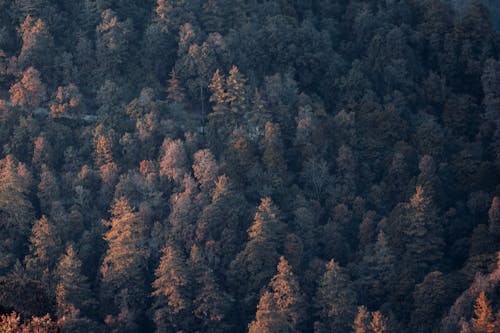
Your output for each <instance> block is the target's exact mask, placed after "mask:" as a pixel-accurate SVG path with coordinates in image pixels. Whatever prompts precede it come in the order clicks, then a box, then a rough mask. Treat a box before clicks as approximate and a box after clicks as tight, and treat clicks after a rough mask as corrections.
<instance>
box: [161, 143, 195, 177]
mask: <svg viewBox="0 0 500 333" xmlns="http://www.w3.org/2000/svg"><path fill="white" fill-rule="evenodd" d="M187 161H188V158H187V155H186V150H185V147H184V143H183V142H182V141H181V140H171V139H169V138H166V139H165V140H164V141H163V145H162V156H161V160H160V176H164V177H167V179H169V180H170V181H173V182H177V183H178V182H180V181H181V180H182V178H183V177H184V174H185V173H186V171H187Z"/></svg>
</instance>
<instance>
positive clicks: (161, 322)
mask: <svg viewBox="0 0 500 333" xmlns="http://www.w3.org/2000/svg"><path fill="white" fill-rule="evenodd" d="M191 288H192V277H191V272H190V271H189V269H188V267H187V264H186V259H185V258H184V257H183V256H182V252H181V251H179V250H177V249H176V248H175V246H173V245H171V244H168V245H167V246H166V247H165V248H164V249H163V255H162V257H161V260H160V264H159V266H158V268H157V269H156V271H155V281H154V282H153V294H152V295H153V296H154V298H155V301H154V304H153V311H154V315H153V319H154V323H155V326H156V331H157V332H170V331H174V332H177V331H179V330H183V329H189V327H190V325H192V324H193V323H192V321H191V320H192V318H190V314H191V311H192V307H193V305H192V299H193V295H192V289H191Z"/></svg>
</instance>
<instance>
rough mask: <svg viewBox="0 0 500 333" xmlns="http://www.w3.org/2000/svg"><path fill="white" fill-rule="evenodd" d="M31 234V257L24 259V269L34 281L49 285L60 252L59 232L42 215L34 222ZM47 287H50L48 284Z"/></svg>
mask: <svg viewBox="0 0 500 333" xmlns="http://www.w3.org/2000/svg"><path fill="white" fill-rule="evenodd" d="M31 232H32V236H31V238H30V241H31V255H30V256H28V257H27V258H26V268H27V270H28V272H29V273H30V274H31V275H32V277H33V278H34V279H41V280H42V281H43V282H45V283H50V278H51V276H50V274H51V273H52V269H53V268H54V266H55V264H56V261H57V258H58V257H59V255H60V254H61V252H62V251H61V250H62V248H61V247H62V246H61V245H62V244H61V239H60V236H59V231H58V230H57V229H56V226H55V225H54V223H53V222H52V221H49V219H48V218H47V217H46V216H45V215H43V216H42V217H41V218H40V219H38V220H37V221H36V222H35V224H34V225H33V228H32V231H31ZM47 287H51V285H50V284H48V285H47ZM52 287H54V286H52Z"/></svg>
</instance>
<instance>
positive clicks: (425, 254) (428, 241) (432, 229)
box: [391, 186, 444, 286]
mask: <svg viewBox="0 0 500 333" xmlns="http://www.w3.org/2000/svg"><path fill="white" fill-rule="evenodd" d="M391 223H392V225H393V226H394V229H393V230H391V234H392V235H391V241H392V244H394V247H395V249H396V251H401V250H403V252H404V254H403V260H405V262H406V266H405V271H406V273H407V277H406V278H405V279H402V282H403V283H408V286H409V285H410V284H411V282H410V281H408V280H406V279H410V280H412V281H418V280H419V279H421V278H423V276H425V274H427V273H428V272H429V270H431V269H432V268H433V267H436V264H437V263H438V262H439V260H440V259H441V258H442V256H443V252H442V251H443V246H444V242H443V238H442V227H441V225H440V224H439V221H438V216H437V210H436V207H435V206H434V202H433V199H432V197H430V196H429V195H428V192H427V191H426V190H425V188H424V187H422V186H417V188H416V191H415V194H414V195H413V196H412V197H411V199H410V201H409V202H408V203H403V204H399V205H398V206H397V207H396V208H395V209H394V210H393V212H392V214H391ZM405 281H406V282H405Z"/></svg>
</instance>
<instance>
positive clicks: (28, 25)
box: [18, 15, 54, 71]
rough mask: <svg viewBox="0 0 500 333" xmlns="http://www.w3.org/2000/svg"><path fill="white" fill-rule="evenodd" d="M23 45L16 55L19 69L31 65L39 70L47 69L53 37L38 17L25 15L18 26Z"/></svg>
mask: <svg viewBox="0 0 500 333" xmlns="http://www.w3.org/2000/svg"><path fill="white" fill-rule="evenodd" d="M19 31H20V32H21V36H22V40H23V46H22V48H21V53H20V54H19V57H18V62H19V65H20V67H21V69H26V68H27V67H28V66H33V67H36V68H38V69H39V70H41V71H45V70H46V69H48V68H47V67H48V66H49V65H50V64H51V63H52V57H51V51H52V49H53V47H54V41H53V38H52V36H51V34H50V32H49V30H48V28H47V25H46V24H45V22H44V21H42V19H40V18H35V17H32V16H31V15H27V16H26V18H25V19H24V21H23V23H22V24H21V25H20V26H19Z"/></svg>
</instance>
